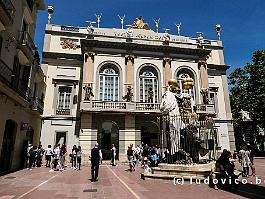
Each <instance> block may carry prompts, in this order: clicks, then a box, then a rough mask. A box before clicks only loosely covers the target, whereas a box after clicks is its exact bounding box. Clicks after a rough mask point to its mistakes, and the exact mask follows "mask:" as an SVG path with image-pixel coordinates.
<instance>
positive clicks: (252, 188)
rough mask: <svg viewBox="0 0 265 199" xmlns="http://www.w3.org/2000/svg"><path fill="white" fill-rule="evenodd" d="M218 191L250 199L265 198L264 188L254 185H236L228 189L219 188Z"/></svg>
mask: <svg viewBox="0 0 265 199" xmlns="http://www.w3.org/2000/svg"><path fill="white" fill-rule="evenodd" d="M220 189H222V190H224V191H227V192H230V193H233V194H236V195H239V196H243V197H245V198H250V199H264V198H265V187H263V186H259V185H256V184H242V183H240V184H238V185H236V186H235V185H234V186H230V187H227V186H226V187H220Z"/></svg>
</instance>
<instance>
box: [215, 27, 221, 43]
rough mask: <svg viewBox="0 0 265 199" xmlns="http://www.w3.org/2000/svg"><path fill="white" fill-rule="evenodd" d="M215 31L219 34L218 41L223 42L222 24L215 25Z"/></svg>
mask: <svg viewBox="0 0 265 199" xmlns="http://www.w3.org/2000/svg"><path fill="white" fill-rule="evenodd" d="M215 30H216V32H217V35H218V41H220V40H221V25H220V24H216V25H215Z"/></svg>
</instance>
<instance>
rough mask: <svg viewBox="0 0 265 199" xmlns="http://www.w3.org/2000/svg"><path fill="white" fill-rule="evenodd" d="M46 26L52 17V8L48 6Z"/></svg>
mask: <svg viewBox="0 0 265 199" xmlns="http://www.w3.org/2000/svg"><path fill="white" fill-rule="evenodd" d="M47 10H48V24H51V19H52V15H53V13H54V9H53V6H48V8H47Z"/></svg>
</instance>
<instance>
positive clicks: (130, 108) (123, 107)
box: [80, 101, 160, 113]
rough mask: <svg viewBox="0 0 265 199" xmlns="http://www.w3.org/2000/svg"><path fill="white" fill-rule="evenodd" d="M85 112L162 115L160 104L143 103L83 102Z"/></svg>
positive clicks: (82, 107)
mask: <svg viewBox="0 0 265 199" xmlns="http://www.w3.org/2000/svg"><path fill="white" fill-rule="evenodd" d="M80 109H81V110H83V111H92V112H93V111H95V112H100V111H110V112H143V113H146V112H149V113H152V112H153V113H160V104H159V103H143V102H112V101H111V102H106V101H105V102H103V101H83V102H81V107H80Z"/></svg>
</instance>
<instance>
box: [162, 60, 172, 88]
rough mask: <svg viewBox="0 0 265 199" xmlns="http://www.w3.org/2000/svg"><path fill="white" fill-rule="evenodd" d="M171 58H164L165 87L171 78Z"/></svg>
mask: <svg viewBox="0 0 265 199" xmlns="http://www.w3.org/2000/svg"><path fill="white" fill-rule="evenodd" d="M171 60H172V59H171V58H168V57H165V58H164V59H163V65H164V67H165V70H164V71H165V73H164V74H165V75H164V77H165V79H164V80H165V82H164V85H165V87H166V86H167V84H168V81H169V80H170V79H171Z"/></svg>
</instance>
